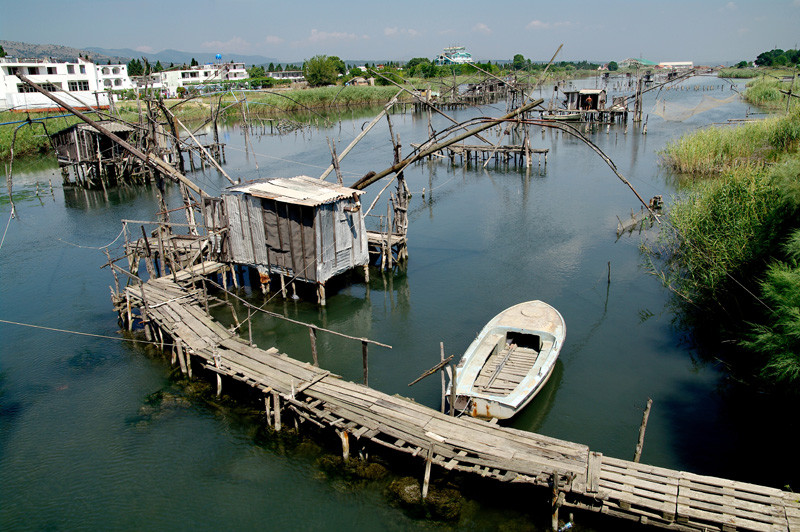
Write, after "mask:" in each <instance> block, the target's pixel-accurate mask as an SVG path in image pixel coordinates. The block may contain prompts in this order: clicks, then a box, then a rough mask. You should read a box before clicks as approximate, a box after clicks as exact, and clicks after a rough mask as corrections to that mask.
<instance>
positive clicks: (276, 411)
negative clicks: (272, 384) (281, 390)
mask: <svg viewBox="0 0 800 532" xmlns="http://www.w3.org/2000/svg"><path fill="white" fill-rule="evenodd" d="M272 409H273V415H274V424H273V426H274V427H275V431H276V432H280V430H281V396H280V395H279V394H278V392H272Z"/></svg>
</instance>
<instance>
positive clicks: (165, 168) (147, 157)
mask: <svg viewBox="0 0 800 532" xmlns="http://www.w3.org/2000/svg"><path fill="white" fill-rule="evenodd" d="M17 78H19V80H20V81H22V82H23V83H26V84H28V85H30V86H31V87H32V88H33V89H34V90H36V91H37V92H40V93H42V94H44V95H45V96H47V97H48V98H50V99H51V100H53V101H54V102H55V103H57V104H58V105H60V106H61V107H63V108H64V109H66V110H67V111H69V112H70V113H72V114H74V115H75V116H77V117H78V118H80V119H81V120H83V121H84V122H86V123H87V124H89V125H90V126H92V127H93V128H95V129H96V130H97V131H99V132H100V133H102V134H103V135H105V136H106V137H108V138H110V139H111V140H113V141H114V142H116V143H117V144H119V145H120V146H122V148H123V149H124V150H125V151H127V152H129V153H130V154H131V155H133V156H134V157H136V158H137V159H141V160H142V161H143V162H144V163H145V164H148V165H150V166H151V167H153V168H154V169H156V170H158V171H159V172H163V173H165V174H167V175H168V176H170V177H172V178H173V179H175V180H176V181H179V182H181V183H183V184H185V185H186V186H187V187H189V188H190V189H192V190H194V191H195V192H197V193H198V194H200V195H201V196H208V194H206V193H205V192H204V191H203V189H201V188H200V187H198V186H197V185H196V184H194V183H193V182H192V181H191V180H190V179H189V178H187V177H186V176H185V175H183V174H182V173H180V172H178V171H177V170H175V169H174V168H173V167H171V166H170V165H168V164H167V163H165V162H164V161H162V160H161V159H159V158H158V157H155V156H153V155H152V154H145V153H143V152H142V151H141V150H139V149H138V148H136V147H135V146H132V145H131V144H129V143H128V142H126V141H124V140H122V139H121V138H120V137H119V136H117V135H115V134H114V133H112V132H111V131H109V130H108V129H106V128H105V127H103V126H101V125H100V124H98V123H97V122H95V121H94V120H92V119H91V118H89V117H88V116H86V115H85V114H83V113H82V112H80V111H78V110H77V109H75V108H74V107H72V106H71V105H69V104H67V103H66V102H64V101H62V100H61V99H60V98H58V97H56V96H55V95H53V94H52V93H51V92H50V91H48V90H45V89H43V88H42V87H40V86H39V85H37V84H36V83H34V82H33V81H31V80H29V79H28V78H27V77H25V76H24V75H23V74H17Z"/></svg>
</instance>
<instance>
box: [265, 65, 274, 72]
mask: <svg viewBox="0 0 800 532" xmlns="http://www.w3.org/2000/svg"><path fill="white" fill-rule="evenodd" d="M267 72H275V63H270V64H269V66H268V67H267Z"/></svg>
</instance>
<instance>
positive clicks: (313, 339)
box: [308, 327, 319, 367]
mask: <svg viewBox="0 0 800 532" xmlns="http://www.w3.org/2000/svg"><path fill="white" fill-rule="evenodd" d="M308 336H309V337H310V339H311V358H312V360H313V361H314V366H316V367H319V361H318V360H317V330H316V329H315V328H314V327H309V328H308Z"/></svg>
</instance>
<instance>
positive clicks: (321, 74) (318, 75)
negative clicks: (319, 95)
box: [303, 55, 338, 87]
mask: <svg viewBox="0 0 800 532" xmlns="http://www.w3.org/2000/svg"><path fill="white" fill-rule="evenodd" d="M337 73H338V71H337V65H336V62H335V61H333V60H332V58H330V57H328V56H327V55H315V56H314V57H312V58H311V59H309V60H307V61H306V62H305V64H304V65H303V76H304V77H305V78H306V81H307V82H308V84H309V85H311V86H312V87H320V86H323V85H331V84H333V83H335V82H336V78H337Z"/></svg>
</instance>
